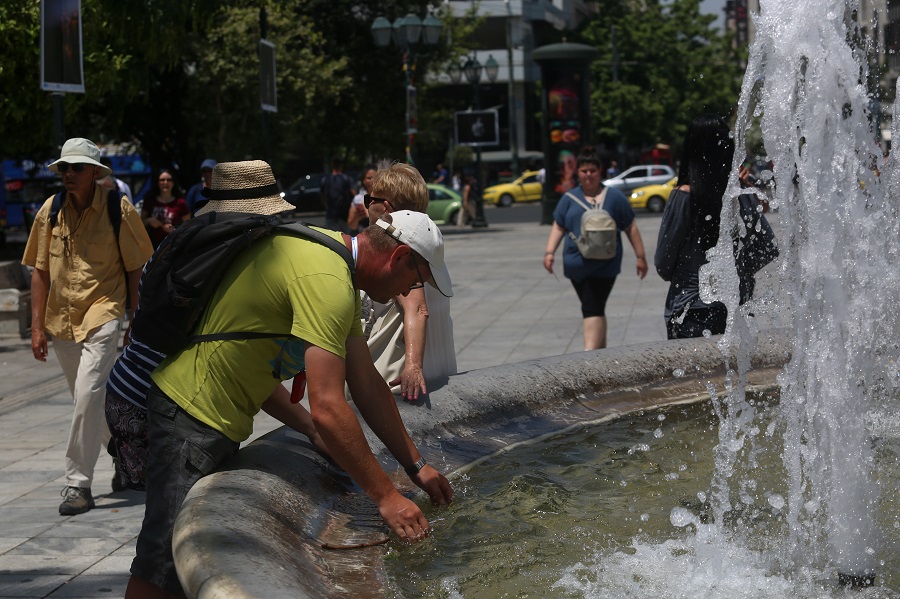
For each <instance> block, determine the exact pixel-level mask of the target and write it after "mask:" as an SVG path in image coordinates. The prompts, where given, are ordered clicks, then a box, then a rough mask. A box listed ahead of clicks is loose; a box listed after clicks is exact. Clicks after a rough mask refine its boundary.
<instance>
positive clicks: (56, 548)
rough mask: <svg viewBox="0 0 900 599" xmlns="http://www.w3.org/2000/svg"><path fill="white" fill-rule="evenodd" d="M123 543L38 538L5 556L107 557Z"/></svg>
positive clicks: (99, 538) (99, 540) (100, 539)
mask: <svg viewBox="0 0 900 599" xmlns="http://www.w3.org/2000/svg"><path fill="white" fill-rule="evenodd" d="M122 545H123V543H122V541H118V540H116V539H112V538H108V537H107V538H102V537H96V538H88V537H79V538H70V537H37V538H34V539H31V540H29V541H26V542H24V543H22V544H20V545H19V546H18V547H16V548H15V549H11V550H10V551H7V552H6V553H5V555H45V556H57V557H59V556H68V555H71V554H73V553H74V554H78V555H83V556H101V557H103V556H107V555H109V554H110V553H112V552H114V551H116V550H117V549H119V548H120V547H122Z"/></svg>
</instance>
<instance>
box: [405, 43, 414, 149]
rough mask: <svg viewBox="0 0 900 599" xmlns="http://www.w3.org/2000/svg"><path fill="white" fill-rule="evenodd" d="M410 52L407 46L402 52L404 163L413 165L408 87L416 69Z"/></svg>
mask: <svg viewBox="0 0 900 599" xmlns="http://www.w3.org/2000/svg"><path fill="white" fill-rule="evenodd" d="M411 53H412V50H411V49H410V48H409V46H407V47H406V48H405V49H404V51H403V72H404V73H405V74H406V88H405V90H406V91H405V92H404V93H405V95H406V102H407V104H406V111H407V112H406V163H407V164H412V165H415V160H414V158H413V144H414V143H415V140H416V136H415V134H414V133H413V132H412V131H411V130H410V128H409V110H410V107H409V87H410V86H411V85H414V83H413V82H414V81H415V79H414V78H413V73H414V71H415V69H416V58H415V55H413V56H412V57H411V56H410V54H411Z"/></svg>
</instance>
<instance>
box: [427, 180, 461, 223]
mask: <svg viewBox="0 0 900 599" xmlns="http://www.w3.org/2000/svg"><path fill="white" fill-rule="evenodd" d="M460 208H462V196H461V195H460V194H459V192H458V191H453V190H452V189H450V188H449V187H444V186H443V185H441V184H439V183H429V184H428V209H427V210H426V213H427V214H428V216H429V217H430V218H431V220H433V221H434V222H435V224H438V225H455V224H456V217H457V215H458V214H459V210H460Z"/></svg>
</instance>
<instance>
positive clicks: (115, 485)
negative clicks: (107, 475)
mask: <svg viewBox="0 0 900 599" xmlns="http://www.w3.org/2000/svg"><path fill="white" fill-rule="evenodd" d="M125 488H126V487H125V485H124V484H122V475H121V474H119V460H118V459H116V458H113V477H112V490H113V493H118V492H119V491H124V490H125Z"/></svg>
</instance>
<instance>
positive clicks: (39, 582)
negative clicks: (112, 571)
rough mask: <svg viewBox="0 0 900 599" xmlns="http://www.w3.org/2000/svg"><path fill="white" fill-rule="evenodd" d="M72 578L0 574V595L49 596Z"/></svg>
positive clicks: (65, 576)
mask: <svg viewBox="0 0 900 599" xmlns="http://www.w3.org/2000/svg"><path fill="white" fill-rule="evenodd" d="M70 578H71V576H68V575H32V574H0V597H27V598H31V597H40V598H42V597H48V596H49V595H50V593H52V592H53V591H54V590H56V589H58V588H59V587H61V586H63V585H64V584H65V583H66V581H67V580H69V579H70ZM123 594H124V593H123Z"/></svg>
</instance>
